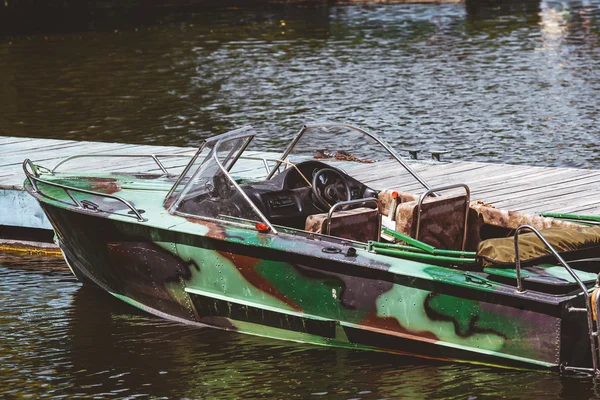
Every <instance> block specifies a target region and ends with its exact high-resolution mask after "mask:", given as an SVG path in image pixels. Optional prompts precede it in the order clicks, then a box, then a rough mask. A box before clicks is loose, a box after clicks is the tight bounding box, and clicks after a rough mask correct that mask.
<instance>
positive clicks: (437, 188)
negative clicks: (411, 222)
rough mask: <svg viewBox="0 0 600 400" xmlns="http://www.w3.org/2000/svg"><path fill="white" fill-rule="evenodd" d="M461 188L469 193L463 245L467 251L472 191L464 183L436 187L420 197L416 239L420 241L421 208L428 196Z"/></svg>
mask: <svg viewBox="0 0 600 400" xmlns="http://www.w3.org/2000/svg"><path fill="white" fill-rule="evenodd" d="M459 188H463V189H465V192H466V193H467V200H466V204H465V223H464V226H463V239H462V245H461V250H462V251H465V245H466V243H467V230H468V226H469V225H468V219H469V205H470V203H471V189H469V187H468V186H467V185H465V184H464V183H457V184H455V185H448V186H439V187H435V188H430V189H428V190H427V191H426V192H425V193H423V194H422V195H421V197H419V202H418V203H417V228H416V230H415V239H417V240H418V239H419V230H420V229H421V211H422V210H421V206H422V205H423V201H425V198H426V197H427V196H429V195H430V194H434V193H435V192H442V191H445V190H451V189H459Z"/></svg>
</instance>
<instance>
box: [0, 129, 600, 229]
mask: <svg viewBox="0 0 600 400" xmlns="http://www.w3.org/2000/svg"><path fill="white" fill-rule="evenodd" d="M196 150H197V148H194V147H170V146H146V145H132V144H124V143H105V142H78V141H72V140H55V139H30V138H20V137H0V166H1V167H2V168H1V169H0V187H3V188H5V189H7V188H21V187H22V183H23V181H24V179H25V175H24V173H23V171H22V168H21V164H22V162H23V160H24V159H25V158H30V159H32V160H33V161H34V162H35V163H37V164H40V165H44V166H46V167H53V166H54V165H56V163H58V162H59V161H60V160H63V159H65V158H66V157H68V156H71V155H76V154H94V153H101V154H132V155H140V154H161V153H168V154H182V157H176V158H161V162H162V163H163V165H164V166H165V167H166V168H167V169H169V171H172V172H174V173H179V172H180V171H181V170H183V168H184V167H185V165H187V163H188V160H189V157H191V156H192V155H193V154H194V153H195V151H196ZM250 155H252V156H255V157H266V158H277V157H278V156H279V154H275V153H268V152H260V151H258V152H252V153H250ZM107 160H108V159H107V158H82V159H76V160H73V161H71V162H69V163H68V164H66V165H65V166H64V169H63V168H61V171H93V172H111V171H117V170H129V171H134V170H137V171H139V170H142V171H144V170H145V171H151V172H158V171H159V168H158V166H157V165H156V164H155V162H154V161H153V160H152V159H151V158H148V159H143V158H130V159H128V158H112V159H110V162H107ZM323 161H325V162H330V163H332V164H333V165H335V166H337V167H340V168H343V169H344V170H345V171H346V172H347V173H349V174H350V175H352V176H353V177H355V178H356V179H358V180H359V181H361V182H363V183H365V184H367V185H369V186H371V187H373V188H376V189H383V188H389V189H397V190H402V191H408V192H413V193H422V192H423V191H424V188H423V187H422V185H421V184H420V183H419V182H418V181H416V180H415V179H414V177H412V176H411V175H410V174H409V173H408V172H407V171H405V170H404V169H403V168H402V167H401V166H399V165H397V164H396V162H395V161H394V160H390V161H383V162H378V163H375V164H358V163H353V162H345V161H336V160H323ZM409 163H410V165H411V167H412V168H413V169H414V170H415V171H416V172H417V173H418V174H419V175H420V176H421V177H423V179H425V180H426V181H427V182H428V183H429V184H430V185H431V186H442V185H444V186H445V185H448V184H451V183H465V184H467V185H468V186H469V187H470V188H471V194H472V199H481V200H483V201H485V202H487V203H491V204H494V205H496V206H497V207H501V208H506V209H512V210H515V211H524V212H541V211H560V212H571V213H577V212H585V213H587V214H595V215H600V196H599V194H600V171H595V170H583V169H573V168H552V167H532V166H525V165H507V164H486V163H480V162H454V163H423V162H417V163H414V162H409ZM270 165H271V166H273V163H270ZM236 175H237V176H243V177H253V176H254V177H264V176H265V175H266V171H265V169H264V165H263V163H262V161H260V160H245V161H244V160H240V164H239V165H238V166H237V167H236ZM6 198H8V196H7V197H6ZM19 198H20V197H19ZM0 225H2V220H1V217H0Z"/></svg>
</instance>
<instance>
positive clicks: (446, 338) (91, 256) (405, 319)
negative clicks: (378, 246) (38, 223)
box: [42, 203, 589, 368]
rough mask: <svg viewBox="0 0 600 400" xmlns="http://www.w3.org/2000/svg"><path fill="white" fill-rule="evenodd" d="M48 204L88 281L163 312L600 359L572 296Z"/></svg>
mask: <svg viewBox="0 0 600 400" xmlns="http://www.w3.org/2000/svg"><path fill="white" fill-rule="evenodd" d="M42 206H43V208H44V210H45V212H46V214H47V215H48V217H49V219H50V221H51V222H52V224H53V226H54V228H55V230H56V232H57V236H58V239H59V242H60V246H61V249H62V250H63V253H64V255H65V259H66V260H67V262H68V263H69V265H70V267H71V268H72V269H73V271H74V273H75V275H76V276H77V277H78V278H79V279H80V280H82V281H83V282H85V283H91V284H94V285H96V286H98V287H100V288H102V289H104V290H105V291H107V292H109V293H111V294H113V295H114V296H116V297H118V298H120V299H122V300H124V301H126V302H128V303H130V304H132V305H134V306H136V307H138V308H141V309H143V310H145V311H148V312H150V313H153V314H155V315H158V316H160V317H164V318H169V319H172V320H175V321H179V322H185V323H190V324H202V325H209V326H213V327H217V328H221V329H228V330H234V331H239V332H244V333H249V334H253V335H259V336H265V337H272V338H277V339H284V340H292V341H298V342H305V343H311V344H317V345H326V346H337V347H346V348H352V349H364V350H375V351H386V352H392V353H398V354H410V355H418V356H422V357H430V358H436V359H443V360H456V361H469V362H476V363H485V364H492V365H498V366H511V367H526V368H558V367H559V366H560V365H561V364H562V363H564V362H567V363H569V364H571V365H573V364H575V365H581V364H582V363H583V364H585V363H587V362H589V360H587V359H586V354H585V351H581V352H579V353H581V354H578V352H577V351H576V350H577V349H581V348H583V349H585V348H586V347H585V340H586V337H585V332H586V331H585V326H583V329H582V327H581V326H580V325H581V318H578V319H577V318H573V317H571V316H565V315H564V310H565V304H566V303H560V302H557V301H555V302H544V301H539V299H535V296H530V298H528V297H526V296H525V297H524V296H513V294H512V292H510V293H509V292H506V291H504V292H502V291H500V290H499V289H498V288H495V287H489V284H485V285H483V284H482V285H481V286H482V287H481V288H479V289H477V290H476V289H470V288H465V287H457V286H456V285H452V284H449V283H447V282H444V279H443V278H444V277H442V276H433V277H432V278H431V279H415V278H408V277H405V276H402V274H398V273H392V272H390V271H387V272H386V271H382V270H381V269H372V268H366V267H363V268H360V267H357V266H356V265H355V264H352V263H347V264H344V263H343V262H330V261H324V260H323V259H320V258H318V257H315V256H313V257H310V256H307V255H301V254H296V253H294V252H293V251H287V252H286V251H281V250H277V249H273V248H261V249H256V248H253V247H251V246H243V245H240V244H239V243H232V242H229V241H228V240H227V238H226V237H221V238H214V237H209V236H201V235H188V234H184V233H182V232H175V231H171V230H169V229H160V228H155V227H151V226H148V225H143V224H136V223H133V222H132V223H128V222H123V221H119V220H114V219H108V218H102V217H100V216H93V215H88V214H83V213H78V212H75V211H72V210H68V209H64V208H60V207H56V206H54V205H49V204H44V203H42ZM432 271H433V269H432ZM429 274H430V275H435V273H434V272H429ZM471 286H473V285H471ZM574 304H575V305H577V304H576V303H574ZM587 348H588V349H589V345H588V347H587ZM576 353H577V354H576Z"/></svg>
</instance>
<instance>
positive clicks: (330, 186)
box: [312, 168, 351, 211]
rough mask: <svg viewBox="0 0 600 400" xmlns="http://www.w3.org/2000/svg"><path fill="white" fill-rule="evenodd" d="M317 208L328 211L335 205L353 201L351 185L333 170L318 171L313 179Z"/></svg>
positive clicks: (313, 191)
mask: <svg viewBox="0 0 600 400" xmlns="http://www.w3.org/2000/svg"><path fill="white" fill-rule="evenodd" d="M312 193H313V195H314V198H315V202H316V203H317V204H316V206H317V207H319V208H320V209H321V210H323V211H328V210H329V209H330V208H331V207H332V206H333V205H334V204H335V203H337V202H339V201H347V200H350V199H351V192H350V185H348V181H346V178H344V176H343V175H342V174H341V173H340V172H338V171H336V170H335V169H332V168H323V169H320V170H319V171H317V172H316V173H315V174H314V176H313V179H312Z"/></svg>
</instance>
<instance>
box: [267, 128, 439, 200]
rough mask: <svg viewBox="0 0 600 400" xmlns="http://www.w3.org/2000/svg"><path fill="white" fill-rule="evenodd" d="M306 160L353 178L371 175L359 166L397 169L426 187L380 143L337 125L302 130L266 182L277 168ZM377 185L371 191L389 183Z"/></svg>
mask: <svg viewBox="0 0 600 400" xmlns="http://www.w3.org/2000/svg"><path fill="white" fill-rule="evenodd" d="M310 159H313V160H314V159H317V160H321V161H325V162H326V163H328V164H332V165H334V166H336V167H338V168H341V169H343V170H345V171H346V172H348V173H350V175H354V172H355V171H356V172H358V171H362V172H368V171H372V169H369V168H364V167H361V164H372V163H375V162H377V167H378V168H398V167H401V168H400V169H401V170H402V171H404V170H406V171H408V172H409V173H410V174H411V175H412V176H413V177H414V178H415V179H416V180H417V181H418V182H419V183H420V185H419V186H422V187H425V188H427V189H428V188H429V185H428V184H427V183H426V182H425V181H424V180H423V179H422V178H421V177H420V176H419V175H418V174H417V173H416V172H415V171H413V170H412V169H411V168H410V166H409V165H407V164H406V162H405V161H404V160H403V159H402V158H401V157H400V156H399V155H397V154H396V152H395V151H394V150H393V149H392V148H391V147H390V146H389V145H388V144H387V143H385V142H384V141H383V140H381V139H380V138H378V137H377V136H375V135H373V134H372V133H369V132H367V131H365V130H362V129H360V128H356V127H353V126H350V125H341V124H320V125H306V126H304V127H303V128H302V130H301V131H300V132H299V133H298V135H297V136H296V137H295V138H294V140H293V141H292V142H291V143H290V145H289V146H288V148H287V149H286V151H285V152H284V154H283V156H282V158H281V161H279V162H278V163H277V165H276V166H275V168H273V169H272V170H271V171H270V174H269V178H271V177H273V176H274V175H275V174H277V173H278V172H279V171H280V170H281V168H285V167H288V166H290V165H292V164H297V163H299V162H302V161H305V160H310ZM398 164H400V165H398ZM402 167H403V168H402ZM361 175H362V173H361ZM381 184H382V185H383V186H382V187H377V186H381V185H377V184H375V186H373V188H374V189H384V188H386V185H387V186H389V182H381Z"/></svg>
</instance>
